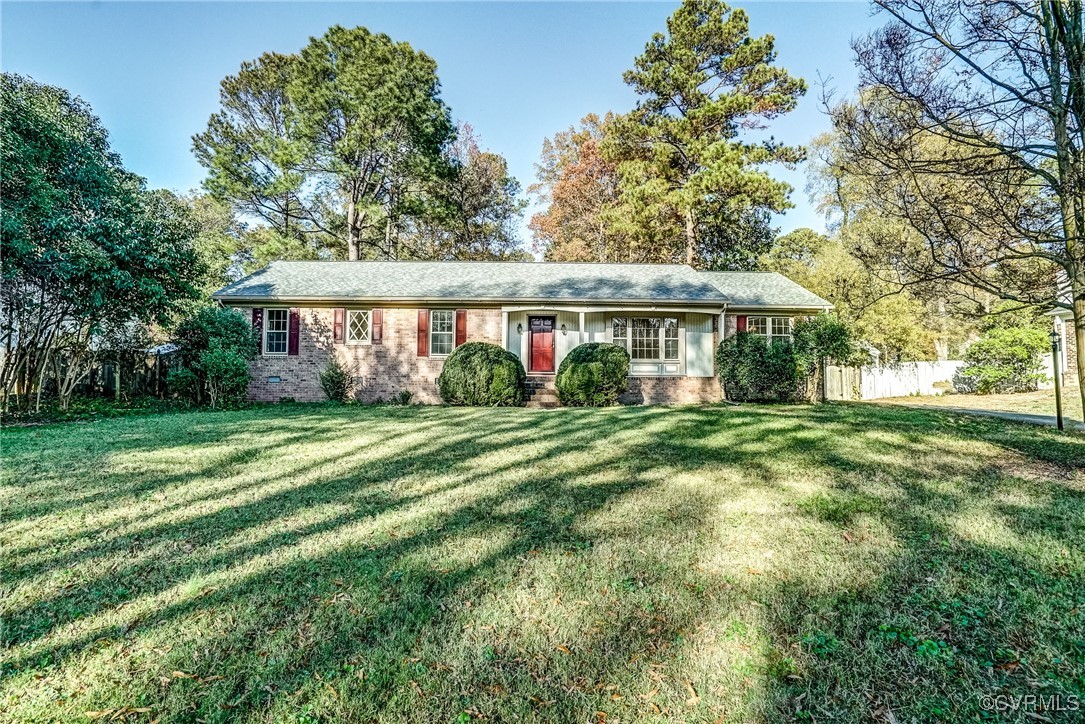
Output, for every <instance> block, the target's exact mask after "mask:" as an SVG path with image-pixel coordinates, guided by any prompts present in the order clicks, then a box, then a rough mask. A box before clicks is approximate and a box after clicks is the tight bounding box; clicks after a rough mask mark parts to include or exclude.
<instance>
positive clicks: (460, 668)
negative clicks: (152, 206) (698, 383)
mask: <svg viewBox="0 0 1085 724" xmlns="http://www.w3.org/2000/svg"><path fill="white" fill-rule="evenodd" d="M2 441H3V454H4V467H3V481H2V482H3V489H2V495H3V500H4V501H5V505H4V516H3V523H2V526H3V527H2V531H3V532H2V541H0V542H2V545H3V555H4V563H3V583H4V595H3V603H2V614H3V621H4V627H3V641H4V646H5V648H4V651H3V657H4V660H3V669H2V672H0V719H2V720H4V721H20V722H22V721H64V722H69V721H85V720H88V719H91V718H97V719H99V720H114V721H115V720H128V721H155V720H157V721H161V722H172V721H185V722H204V721H207V722H212V721H251V722H264V721H277V722H334V721H371V720H378V721H396V722H398V721H419V722H422V721H425V722H430V721H436V722H442V721H468V720H475V719H479V720H486V721H522V720H538V721H579V722H588V721H590V722H596V721H603V720H605V721H607V722H614V721H631V720H637V721H716V720H722V721H736V722H748V721H766V720H767V721H792V720H800V721H801V720H808V721H817V722H821V721H828V720H830V719H831V720H833V721H852V722H860V721H862V722H865V721H899V722H906V721H931V720H956V721H974V720H977V719H980V718H982V717H985V716H989V717H990V718H991V719H995V718H997V717H998V716H1001V715H997V716H996V715H995V714H993V713H987V712H985V711H984V709H983V706H984V699H983V697H984V695H991V696H994V695H998V694H1009V695H1025V694H1035V695H1043V696H1051V695H1061V696H1062V697H1064V699H1065V698H1066V697H1069V696H1085V575H1083V574H1085V437H1083V436H1080V435H1074V434H1063V435H1059V434H1058V433H1056V432H1054V431H1052V430H1046V429H1040V428H1032V427H1026V426H1016V425H1012V424H1008V423H1004V422H1001V421H998V420H988V419H978V418H970V417H968V416H961V415H952V414H946V413H940V412H936V411H924V410H908V409H902V408H892V407H876V406H872V405H822V406H795V407H790V406H781V407H757V406H742V407H738V408H730V407H702V408H697V407H691V408H663V407H643V408H624V409H608V410H556V411H545V410H537V411H536V410H519V409H503V410H488V409H487V410H477V409H475V410H470V409H450V408H436V407H430V408H424V407H415V408H395V407H347V408H326V407H319V406H314V407H307V406H282V407H279V408H269V409H259V410H251V411H243V412H230V413H193V414H177V415H163V416H150V417H140V418H130V419H114V420H104V421H99V422H94V423H89V424H70V425H64V426H52V427H39V428H18V429H8V430H4V431H3V439H2ZM1052 716H1054V715H1052Z"/></svg>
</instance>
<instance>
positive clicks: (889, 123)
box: [830, 0, 1085, 398]
mask: <svg viewBox="0 0 1085 724" xmlns="http://www.w3.org/2000/svg"><path fill="white" fill-rule="evenodd" d="M874 4H875V6H876V7H877V9H878V10H879V11H880V12H881V13H882V14H883V15H885V16H887V18H888V22H887V24H886V25H885V26H884V27H882V28H881V29H879V30H877V31H875V32H873V33H871V34H869V35H867V36H865V37H863V38H860V39H858V40H857V41H856V42H855V43H854V49H855V51H856V56H857V62H858V66H859V69H860V89H859V95H858V99H857V100H856V101H854V102H848V103H841V104H838V105H835V106H834V107H832V108H831V109H830V110H831V113H832V115H833V119H834V122H835V125H836V128H837V131H838V132H839V133H840V134H841V137H842V139H843V145H844V151H845V153H844V154H843V158H842V159H841V163H843V164H846V165H847V166H848V172H849V173H850V174H853V175H855V176H857V177H860V178H864V179H865V181H866V183H868V184H869V185H870V186H871V187H872V188H876V189H877V190H878V192H879V194H878V195H879V198H881V200H882V207H883V209H882V210H883V211H885V212H886V213H889V214H892V215H896V216H898V217H899V218H902V219H905V220H906V221H907V222H908V223H909V225H910V226H911V227H912V228H914V229H915V231H916V232H917V234H916V236H915V237H914V240H910V241H898V242H896V243H894V242H893V241H892V240H877V241H878V242H879V244H880V245H881V249H880V258H881V261H882V262H883V264H884V266H885V267H886V268H892V269H894V270H895V271H896V272H897V273H898V274H899V275H900V281H902V283H906V284H907V283H924V282H929V281H931V280H937V279H946V280H955V281H960V282H964V283H966V284H968V285H971V286H974V287H976V288H977V289H981V290H984V291H987V292H990V293H993V294H997V295H999V296H1001V297H1003V298H1006V299H1013V300H1018V301H1021V302H1025V303H1029V304H1040V305H1045V306H1048V307H1060V306H1061V307H1066V306H1069V307H1070V308H1071V309H1072V310H1073V315H1074V325H1075V329H1076V338H1077V350H1078V355H1077V358H1078V376H1079V378H1081V379H1085V237H1083V234H1085V157H1083V155H1082V154H1083V148H1085V37H1083V19H1082V0H874ZM871 246H872V247H876V246H878V244H873V245H871ZM1060 272H1061V276H1065V278H1066V280H1067V281H1068V286H1069V289H1070V298H1069V300H1067V299H1066V298H1065V297H1063V296H1060V293H1059V284H1058V282H1057V279H1058V278H1059V276H1060ZM1082 396H1083V398H1085V387H1083V388H1082Z"/></svg>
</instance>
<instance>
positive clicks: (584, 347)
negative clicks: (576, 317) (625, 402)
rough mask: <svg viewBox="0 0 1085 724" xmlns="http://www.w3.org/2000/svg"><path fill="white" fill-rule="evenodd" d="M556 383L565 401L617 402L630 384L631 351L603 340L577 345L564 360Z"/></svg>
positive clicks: (583, 404)
mask: <svg viewBox="0 0 1085 724" xmlns="http://www.w3.org/2000/svg"><path fill="white" fill-rule="evenodd" d="M554 385H555V387H557V391H558V400H559V401H560V402H561V404H563V405H568V406H571V407H607V406H610V405H616V404H618V398H619V397H620V396H621V394H622V393H623V392H625V391H626V390H627V389H628V388H629V353H628V352H626V351H625V349H624V348H622V347H619V346H617V345H613V344H605V343H602V342H589V343H587V344H581V345H578V346H576V347H574V348H573V349H572V351H570V352H569V354H567V355H565V359H563V360H562V361H561V365H559V366H558V374H557V378H556V379H555V380H554Z"/></svg>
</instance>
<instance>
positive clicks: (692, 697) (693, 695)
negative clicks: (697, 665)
mask: <svg viewBox="0 0 1085 724" xmlns="http://www.w3.org/2000/svg"><path fill="white" fill-rule="evenodd" d="M686 691H688V692H689V698H688V699H686V705H687V706H694V705H695V704H697V703H698V702H699V701H700V700H701V697H700V696H698V695H697V690H696V689H694V688H693V684H691V683H690V682H688V681H687V682H686Z"/></svg>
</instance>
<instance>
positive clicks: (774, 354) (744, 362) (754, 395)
mask: <svg viewBox="0 0 1085 724" xmlns="http://www.w3.org/2000/svg"><path fill="white" fill-rule="evenodd" d="M803 367H804V363H803V361H802V360H800V358H799V355H798V353H797V352H796V350H795V347H794V346H793V345H792V344H791V343H789V342H785V341H782V340H777V341H775V342H773V343H772V344H771V345H770V344H768V343H767V342H766V341H765V338H764V337H761V336H760V335H757V334H751V333H749V332H739V333H738V334H735V335H732V336H730V337H727V338H726V339H724V340H723V341H722V342H720V345H719V348H718V349H717V350H716V374H717V375H719V378H720V382H721V383H723V389H724V392H725V393H726V395H727V399H729V400H737V401H740V402H752V401H790V400H795V399H798V398H800V397H802V396H803V392H804V389H805V386H804V384H803V382H804V380H805V377H806V376H805V375H804V374H802V373H801V371H802V368H803Z"/></svg>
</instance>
